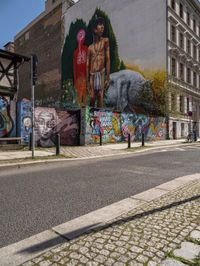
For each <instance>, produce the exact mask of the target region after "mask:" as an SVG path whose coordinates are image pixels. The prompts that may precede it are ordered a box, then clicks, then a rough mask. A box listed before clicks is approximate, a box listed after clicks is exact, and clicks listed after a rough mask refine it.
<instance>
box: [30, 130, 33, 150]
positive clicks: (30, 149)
mask: <svg viewBox="0 0 200 266" xmlns="http://www.w3.org/2000/svg"><path fill="white" fill-rule="evenodd" d="M32 136H33V135H32V133H30V134H29V151H32Z"/></svg>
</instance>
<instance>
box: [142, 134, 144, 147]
mask: <svg viewBox="0 0 200 266" xmlns="http://www.w3.org/2000/svg"><path fill="white" fill-rule="evenodd" d="M142 147H144V133H142Z"/></svg>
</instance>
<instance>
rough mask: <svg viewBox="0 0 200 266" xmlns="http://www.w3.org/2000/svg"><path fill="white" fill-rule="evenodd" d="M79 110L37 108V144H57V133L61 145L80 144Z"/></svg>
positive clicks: (48, 145)
mask: <svg viewBox="0 0 200 266" xmlns="http://www.w3.org/2000/svg"><path fill="white" fill-rule="evenodd" d="M78 115H79V112H78V111H77V112H75V111H73V112H67V111H57V110H56V109H55V108H46V107H37V108H36V109H35V132H36V145H37V146H42V147H51V146H55V143H56V134H60V143H61V145H78V144H79V117H78Z"/></svg>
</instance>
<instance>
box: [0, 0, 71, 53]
mask: <svg viewBox="0 0 200 266" xmlns="http://www.w3.org/2000/svg"><path fill="white" fill-rule="evenodd" d="M75 2H76V1H75ZM44 9H45V0H0V49H3V46H4V45H5V44H6V43H7V42H9V41H13V40H14V36H15V35H16V34H17V33H18V32H20V31H21V30H22V29H23V28H24V27H25V26H26V25H27V24H28V23H30V22H31V21H32V20H33V19H34V18H36V17H37V16H38V15H39V14H41V13H42V12H43V11H44Z"/></svg>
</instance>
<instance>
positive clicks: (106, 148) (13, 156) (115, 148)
mask: <svg viewBox="0 0 200 266" xmlns="http://www.w3.org/2000/svg"><path fill="white" fill-rule="evenodd" d="M180 144H183V145H184V144H186V145H187V143H186V142H185V139H179V140H162V141H154V142H145V147H144V148H143V151H144V149H145V148H147V149H148V150H149V149H156V148H158V147H166V146H167V147H168V146H174V145H180ZM127 146H128V144H127V143H116V144H104V145H102V146H99V145H98V144H97V145H86V146H65V147H64V146H62V147H61V149H60V151H61V154H62V155H64V156H65V157H66V158H67V157H68V158H97V157H104V156H112V155H120V154H127V153H129V151H128V150H127ZM139 147H141V143H140V142H133V143H131V148H137V149H138V148H139ZM55 153H56V148H55V147H53V148H40V149H36V150H35V156H36V157H37V159H39V157H41V159H42V157H43V162H44V159H45V161H48V158H46V157H48V156H51V157H52V156H54V155H55ZM31 156H32V152H31V151H28V150H20V151H19V150H17V151H0V166H1V165H4V164H11V163H12V161H13V160H19V159H25V158H26V159H27V158H29V159H30V160H29V162H30V161H31ZM44 157H45V158H44ZM49 159H51V158H50V157H49ZM54 159H55V158H54ZM55 160H63V158H59V159H55ZM37 162H40V161H39V160H38V161H37ZM19 163H20V164H23V162H17V164H19ZM34 163H36V162H34Z"/></svg>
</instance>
